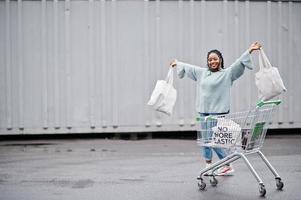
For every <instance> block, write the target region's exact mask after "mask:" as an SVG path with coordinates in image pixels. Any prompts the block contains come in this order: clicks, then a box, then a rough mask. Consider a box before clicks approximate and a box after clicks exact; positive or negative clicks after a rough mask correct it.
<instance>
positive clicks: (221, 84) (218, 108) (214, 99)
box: [170, 42, 261, 175]
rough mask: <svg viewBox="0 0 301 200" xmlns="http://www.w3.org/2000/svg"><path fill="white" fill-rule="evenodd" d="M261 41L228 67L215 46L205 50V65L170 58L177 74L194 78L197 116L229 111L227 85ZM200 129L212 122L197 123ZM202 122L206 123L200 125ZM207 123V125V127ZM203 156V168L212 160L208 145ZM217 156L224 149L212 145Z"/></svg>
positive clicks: (228, 169) (248, 65)
mask: <svg viewBox="0 0 301 200" xmlns="http://www.w3.org/2000/svg"><path fill="white" fill-rule="evenodd" d="M260 48H261V44H260V43H258V42H254V43H252V44H251V45H250V47H249V48H248V50H247V51H245V52H244V53H243V54H242V55H241V56H240V57H239V58H238V59H237V60H236V61H235V62H234V63H233V64H232V65H231V66H230V67H228V68H225V69H224V59H223V56H222V54H221V53H220V52H219V51H218V50H211V51H209V52H208V54H207V66H208V67H207V68H201V67H197V66H194V65H190V64H186V63H183V62H179V61H177V60H173V61H172V62H171V63H170V65H171V66H172V67H175V66H177V73H178V76H179V78H183V77H184V76H185V75H187V76H188V77H189V78H191V79H192V80H194V81H196V82H197V94H196V110H197V112H198V113H200V116H201V119H204V117H206V116H208V115H220V114H227V113H229V112H230V89H231V86H232V84H233V82H234V81H235V80H237V79H238V78H239V77H240V76H241V75H242V74H243V73H244V70H245V68H249V69H252V63H251V56H250V54H251V53H252V52H253V51H254V50H259V49H260ZM201 126H202V129H205V128H206V129H209V128H211V127H212V126H214V123H210V124H208V123H204V122H203V123H201ZM204 126H206V127H204ZM208 126H210V127H208ZM202 149H203V157H204V159H205V161H206V168H207V167H210V164H211V162H212V148H210V147H203V148H202ZM213 150H214V151H215V152H216V154H217V156H218V157H219V159H223V158H225V157H226V152H225V151H224V149H221V148H213ZM233 172H234V169H233V167H232V166H231V165H225V166H224V167H222V168H220V169H219V170H218V172H217V175H231V174H232V173H233Z"/></svg>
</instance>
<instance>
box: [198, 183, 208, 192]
mask: <svg viewBox="0 0 301 200" xmlns="http://www.w3.org/2000/svg"><path fill="white" fill-rule="evenodd" d="M198 186H199V189H200V190H204V189H205V188H206V183H205V182H203V181H201V182H198Z"/></svg>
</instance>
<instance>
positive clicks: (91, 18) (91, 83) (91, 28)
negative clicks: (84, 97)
mask: <svg viewBox="0 0 301 200" xmlns="http://www.w3.org/2000/svg"><path fill="white" fill-rule="evenodd" d="M94 7H95V5H94V0H89V7H88V8H89V9H88V13H89V19H88V20H89V22H88V32H89V34H88V37H89V39H88V42H89V59H88V64H89V115H90V116H89V121H90V127H91V128H93V129H94V128H95V111H96V110H95V108H96V107H95V77H96V76H95V64H94V61H95V59H94V50H95V45H94V44H95V42H94V38H95V36H94V32H95V28H94Z"/></svg>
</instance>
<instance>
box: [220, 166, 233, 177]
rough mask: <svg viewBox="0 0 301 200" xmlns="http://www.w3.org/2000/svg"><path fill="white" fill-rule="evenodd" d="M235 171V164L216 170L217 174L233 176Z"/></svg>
mask: <svg viewBox="0 0 301 200" xmlns="http://www.w3.org/2000/svg"><path fill="white" fill-rule="evenodd" d="M233 173H234V169H233V166H232V165H231V164H230V165H225V166H223V167H221V168H219V169H218V170H217V172H216V176H232V175H233Z"/></svg>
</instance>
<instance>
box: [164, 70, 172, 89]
mask: <svg viewBox="0 0 301 200" xmlns="http://www.w3.org/2000/svg"><path fill="white" fill-rule="evenodd" d="M165 81H166V82H167V83H168V84H171V85H172V84H173V67H169V70H168V73H167V76H166V78H165Z"/></svg>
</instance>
